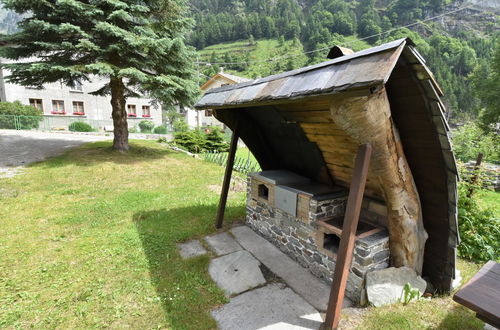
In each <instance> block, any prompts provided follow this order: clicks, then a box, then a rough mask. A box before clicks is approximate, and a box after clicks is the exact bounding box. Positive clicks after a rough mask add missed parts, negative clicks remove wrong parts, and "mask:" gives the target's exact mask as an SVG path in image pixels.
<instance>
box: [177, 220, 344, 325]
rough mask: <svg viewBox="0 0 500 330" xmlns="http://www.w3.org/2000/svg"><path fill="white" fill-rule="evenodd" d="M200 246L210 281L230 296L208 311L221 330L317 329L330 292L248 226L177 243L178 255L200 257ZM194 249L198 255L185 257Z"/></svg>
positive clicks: (322, 283)
mask: <svg viewBox="0 0 500 330" xmlns="http://www.w3.org/2000/svg"><path fill="white" fill-rule="evenodd" d="M202 243H204V245H205V247H207V248H208V249H209V250H210V251H211V252H212V253H213V254H212V256H214V258H213V259H212V260H211V261H210V265H209V268H208V272H209V274H210V276H211V277H212V279H213V280H214V282H215V283H217V285H218V286H219V287H220V288H221V289H223V290H224V291H225V293H226V296H227V297H231V298H230V301H229V303H228V304H226V305H224V306H222V307H221V308H219V309H217V310H214V311H213V312H212V315H213V317H214V318H215V320H216V321H217V325H218V327H219V329H223V330H225V329H228V330H229V329H231V330H232V329H273V330H274V329H319V327H320V326H321V324H322V322H323V321H322V316H321V314H320V311H321V312H323V311H325V310H326V307H327V304H328V298H329V294H330V287H329V286H328V285H326V284H325V283H324V282H323V281H321V280H320V279H318V278H317V277H315V276H314V275H312V274H311V273H310V272H309V271H308V270H307V269H306V268H304V267H302V266H301V265H299V264H298V263H297V262H295V261H293V260H292V259H291V258H289V257H288V256H287V255H285V254H284V253H283V252H281V251H280V250H279V249H278V248H277V247H275V246H274V245H273V244H271V243H269V242H268V241H267V240H265V239H264V238H262V237H261V236H259V235H258V234H256V233H255V232H254V231H253V230H252V229H250V228H249V227H247V226H238V227H235V228H233V229H231V231H230V232H229V233H227V232H225V233H218V234H215V235H212V236H207V237H205V238H204V239H203V241H202V242H200V241H198V240H196V241H190V242H187V243H184V244H179V245H178V247H179V252H180V253H181V255H182V256H183V257H184V258H186V257H193V256H195V255H200V254H202V253H204V252H205V249H204V248H203V246H202ZM193 246H195V247H196V249H195V250H196V251H198V252H197V253H193V254H190V253H186V250H187V247H190V248H192V247H193ZM189 250H190V249H189ZM351 305H352V303H351V302H350V301H349V300H348V299H347V298H346V299H345V301H344V308H346V307H349V306H351ZM346 311H347V310H346ZM349 314H351V313H349Z"/></svg>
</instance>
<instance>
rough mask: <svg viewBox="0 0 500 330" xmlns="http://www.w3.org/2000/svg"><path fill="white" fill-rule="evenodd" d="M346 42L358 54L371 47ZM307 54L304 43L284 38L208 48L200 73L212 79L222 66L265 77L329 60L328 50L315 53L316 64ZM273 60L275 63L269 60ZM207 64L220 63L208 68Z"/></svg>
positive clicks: (348, 39) (202, 54) (352, 38)
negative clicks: (327, 57)
mask: <svg viewBox="0 0 500 330" xmlns="http://www.w3.org/2000/svg"><path fill="white" fill-rule="evenodd" d="M342 41H343V42H345V43H349V42H350V43H351V44H349V46H350V48H352V49H353V50H356V51H357V50H362V49H365V48H368V47H370V44H368V43H367V42H364V41H357V40H356V37H355V36H350V37H346V38H342ZM304 52H305V49H304V45H303V44H302V42H301V41H300V40H298V39H293V40H284V39H283V38H281V39H261V40H256V41H251V40H244V41H236V42H231V43H220V44H215V45H211V46H208V47H205V48H204V49H202V50H200V51H199V52H198V54H199V61H200V63H201V65H200V71H201V72H202V73H203V74H204V75H205V78H206V79H208V77H210V76H212V75H213V74H215V73H216V72H218V71H219V69H220V67H224V70H225V71H226V72H230V73H233V74H236V75H239V76H242V77H246V78H256V77H265V76H268V75H272V74H275V73H279V72H283V71H287V70H293V69H295V68H298V67H302V66H305V65H309V64H313V63H314V62H320V61H325V60H326V54H327V53H328V50H323V51H321V52H318V54H315V55H316V56H315V57H314V59H313V61H311V58H310V57H308V56H307V55H306V54H304ZM269 59H274V60H272V61H269ZM205 62H209V63H217V64H214V65H209V66H208V65H206V64H205ZM239 62H245V63H239ZM226 63H239V64H226ZM247 63H248V64H247Z"/></svg>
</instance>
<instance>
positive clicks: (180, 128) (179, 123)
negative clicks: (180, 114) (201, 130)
mask: <svg viewBox="0 0 500 330" xmlns="http://www.w3.org/2000/svg"><path fill="white" fill-rule="evenodd" d="M173 126H174V127H173V128H174V132H187V131H189V126H188V124H187V123H186V121H185V120H183V119H180V118H179V119H177V120H176V121H174V124H173Z"/></svg>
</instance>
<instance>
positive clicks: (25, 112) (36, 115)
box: [0, 101, 43, 129]
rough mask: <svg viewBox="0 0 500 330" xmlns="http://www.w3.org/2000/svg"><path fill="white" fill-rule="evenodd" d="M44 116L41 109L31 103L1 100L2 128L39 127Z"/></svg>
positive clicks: (0, 122) (0, 120) (0, 118)
mask: <svg viewBox="0 0 500 330" xmlns="http://www.w3.org/2000/svg"><path fill="white" fill-rule="evenodd" d="M14 116H18V117H14ZM42 118H43V117H42V112H41V111H40V110H38V109H36V108H34V107H32V106H29V105H24V104H21V102H19V101H15V102H0V128H9V129H32V128H38V125H39V124H40V121H41V120H42Z"/></svg>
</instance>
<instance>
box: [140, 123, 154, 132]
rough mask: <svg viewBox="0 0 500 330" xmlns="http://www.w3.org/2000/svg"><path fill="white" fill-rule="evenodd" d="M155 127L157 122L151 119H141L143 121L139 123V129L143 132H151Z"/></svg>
mask: <svg viewBox="0 0 500 330" xmlns="http://www.w3.org/2000/svg"><path fill="white" fill-rule="evenodd" d="M154 127H155V124H154V123H153V122H152V121H150V120H141V122H140V123H139V129H140V130H141V133H151V132H152V131H153V128H154Z"/></svg>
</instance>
